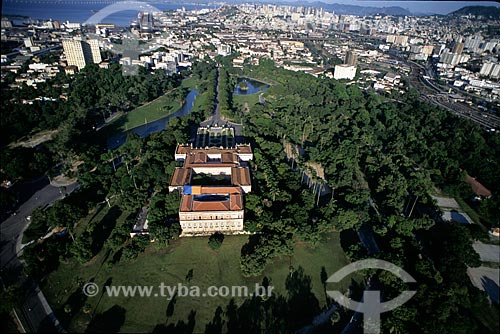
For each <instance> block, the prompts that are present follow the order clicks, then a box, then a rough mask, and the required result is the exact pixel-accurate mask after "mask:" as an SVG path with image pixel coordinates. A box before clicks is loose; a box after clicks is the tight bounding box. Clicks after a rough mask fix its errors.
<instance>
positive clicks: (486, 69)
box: [479, 63, 495, 77]
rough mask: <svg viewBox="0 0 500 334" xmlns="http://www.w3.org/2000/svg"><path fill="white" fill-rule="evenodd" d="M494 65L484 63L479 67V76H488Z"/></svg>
mask: <svg viewBox="0 0 500 334" xmlns="http://www.w3.org/2000/svg"><path fill="white" fill-rule="evenodd" d="M494 65H495V64H494V63H484V64H483V66H481V70H480V71H479V74H481V75H482V76H485V77H487V76H489V75H490V73H491V71H492V70H493V66H494Z"/></svg>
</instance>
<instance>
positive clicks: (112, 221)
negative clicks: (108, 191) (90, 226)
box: [91, 206, 122, 255]
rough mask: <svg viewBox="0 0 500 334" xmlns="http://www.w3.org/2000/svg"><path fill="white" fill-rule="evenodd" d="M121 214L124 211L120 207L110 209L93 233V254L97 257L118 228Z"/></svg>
mask: <svg viewBox="0 0 500 334" xmlns="http://www.w3.org/2000/svg"><path fill="white" fill-rule="evenodd" d="M121 214H122V211H121V210H120V209H119V208H118V207H116V206H113V207H112V208H110V209H109V211H108V212H107V213H106V215H105V216H104V217H103V218H102V220H101V221H100V222H99V223H98V224H96V226H95V227H94V230H93V231H92V245H91V250H92V254H94V255H95V254H97V253H99V251H100V250H101V249H102V246H103V245H104V242H105V241H106V239H108V237H109V235H110V234H111V232H112V231H113V228H114V227H115V226H116V220H117V219H118V217H120V215H121Z"/></svg>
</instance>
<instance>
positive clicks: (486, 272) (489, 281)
mask: <svg viewBox="0 0 500 334" xmlns="http://www.w3.org/2000/svg"><path fill="white" fill-rule="evenodd" d="M467 273H468V274H469V277H470V279H471V281H472V284H474V285H475V286H476V287H477V288H478V289H480V290H483V291H486V293H487V294H488V296H489V297H490V299H491V301H492V302H494V303H496V304H498V303H499V299H500V298H499V295H500V293H499V291H500V288H499V284H500V282H499V281H500V279H499V276H500V269H498V268H489V267H478V268H467Z"/></svg>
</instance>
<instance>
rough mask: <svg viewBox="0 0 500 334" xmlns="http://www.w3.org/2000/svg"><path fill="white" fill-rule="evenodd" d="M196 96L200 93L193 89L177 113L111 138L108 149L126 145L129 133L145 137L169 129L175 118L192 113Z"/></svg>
mask: <svg viewBox="0 0 500 334" xmlns="http://www.w3.org/2000/svg"><path fill="white" fill-rule="evenodd" d="M196 96H198V91H197V90H196V89H193V90H192V91H190V92H189V94H188V95H187V96H186V100H185V101H184V104H183V105H182V107H181V108H180V109H179V110H177V111H176V112H173V113H172V114H170V115H168V116H165V117H162V118H160V119H157V120H156V121H153V122H150V123H147V124H144V125H141V126H138V127H135V128H133V129H130V130H128V131H124V132H120V133H117V134H115V135H113V136H111V137H110V138H109V139H108V149H110V150H113V149H115V148H117V147H118V146H121V145H123V144H124V143H125V141H126V140H127V136H128V134H129V133H131V132H133V133H136V134H137V135H139V137H145V136H147V135H149V134H151V133H153V132H158V131H162V130H165V128H166V127H167V123H168V122H169V121H170V120H171V119H172V118H173V117H182V116H186V115H187V114H189V113H190V112H191V109H193V106H194V101H195V99H196Z"/></svg>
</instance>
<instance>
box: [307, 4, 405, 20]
mask: <svg viewBox="0 0 500 334" xmlns="http://www.w3.org/2000/svg"><path fill="white" fill-rule="evenodd" d="M367 3H369V2H367ZM301 5H305V6H310V7H320V8H323V9H326V10H328V11H334V12H335V14H344V15H359V16H367V15H375V14H384V15H412V13H411V12H410V11H408V10H406V9H404V8H401V7H398V6H390V7H369V6H356V5H345V4H340V3H324V2H320V1H316V2H310V3H307V2H306V3H303V4H301Z"/></svg>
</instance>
